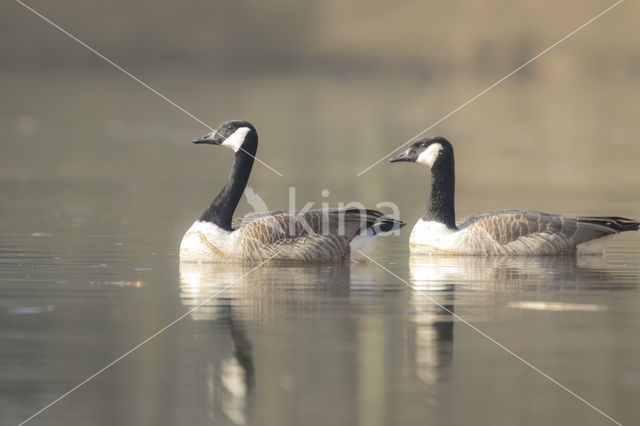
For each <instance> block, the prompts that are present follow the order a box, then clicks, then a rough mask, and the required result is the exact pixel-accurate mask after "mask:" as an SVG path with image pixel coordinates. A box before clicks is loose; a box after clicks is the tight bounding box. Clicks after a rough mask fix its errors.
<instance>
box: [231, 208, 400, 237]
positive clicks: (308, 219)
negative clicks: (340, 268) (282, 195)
mask: <svg viewBox="0 0 640 426" xmlns="http://www.w3.org/2000/svg"><path fill="white" fill-rule="evenodd" d="M404 225H405V224H404V222H401V221H399V220H396V219H393V218H390V217H387V216H384V215H383V214H382V213H380V212H378V211H376V210H359V209H322V210H307V211H298V212H289V211H274V212H261V213H251V214H248V215H246V216H244V217H242V218H237V219H235V220H234V221H233V223H232V226H233V227H234V228H238V229H242V232H243V233H245V232H246V233H251V234H253V235H254V236H255V237H256V238H267V239H268V240H269V241H270V242H275V241H277V240H279V239H291V238H298V237H303V236H306V235H310V234H322V235H340V236H345V237H347V238H348V239H349V240H351V239H352V238H353V237H355V236H356V235H358V234H360V233H361V232H362V231H363V230H369V229H370V230H371V231H372V233H373V234H374V235H375V234H377V233H379V232H389V231H392V230H394V229H397V228H400V227H402V226H404ZM262 236H263V237H262Z"/></svg>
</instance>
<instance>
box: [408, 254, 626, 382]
mask: <svg viewBox="0 0 640 426" xmlns="http://www.w3.org/2000/svg"><path fill="white" fill-rule="evenodd" d="M609 269H610V265H608V264H607V261H606V260H605V259H603V258H601V257H595V256H585V257H578V258H576V257H575V256H560V257H557V256H554V257H522V256H519V257H486V256H421V255H413V256H411V257H410V259H409V271H410V284H411V286H412V287H413V290H412V291H411V301H410V304H411V306H412V308H413V309H412V310H411V311H410V312H411V314H410V316H409V321H410V327H412V328H413V339H407V342H408V344H409V345H410V347H409V351H410V353H413V358H414V362H415V371H416V374H417V376H418V377H419V378H420V379H421V380H422V381H424V382H425V383H438V382H446V381H447V380H448V379H449V376H450V374H451V367H452V360H453V348H454V345H453V338H454V321H456V320H455V319H454V309H455V310H457V312H456V315H460V316H461V317H462V318H464V319H465V320H466V321H469V322H470V323H472V324H478V323H483V322H487V321H493V320H495V318H493V312H494V311H500V307H504V306H507V307H508V308H513V309H528V310H529V309H537V310H547V311H580V312H585V314H588V312H593V311H599V310H603V309H605V307H602V306H599V305H595V304H592V303H567V301H566V300H565V299H566V296H563V294H564V295H566V293H562V292H560V291H559V290H577V289H581V290H599V289H605V290H611V289H628V288H636V287H637V278H638V277H637V274H635V275H633V276H628V277H627V278H628V280H627V279H625V280H624V281H621V280H620V277H621V275H620V274H612V273H611V272H609ZM541 289H544V290H546V291H545V292H542V293H539V292H538V290H541ZM554 290H558V291H557V292H556V291H554ZM532 292H533V293H532ZM536 292H538V293H536ZM532 294H534V295H537V296H536V297H543V298H544V299H545V300H538V299H537V298H536V299H534V298H533V297H532ZM439 305H440V306H439ZM455 305H457V306H455ZM462 307H464V309H463V312H460V309H461V308H462ZM478 307H482V309H478ZM494 308H495V309H494ZM458 322H459V321H458ZM462 326H464V325H462ZM464 327H466V326H464Z"/></svg>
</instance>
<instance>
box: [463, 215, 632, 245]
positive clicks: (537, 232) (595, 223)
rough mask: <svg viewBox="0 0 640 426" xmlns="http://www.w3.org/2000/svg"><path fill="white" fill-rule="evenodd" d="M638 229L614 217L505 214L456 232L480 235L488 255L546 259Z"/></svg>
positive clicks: (468, 224)
mask: <svg viewBox="0 0 640 426" xmlns="http://www.w3.org/2000/svg"><path fill="white" fill-rule="evenodd" d="M638 226H640V223H638V222H636V221H633V220H631V219H625V218H620V217H614V216H603V217H598V216H576V215H558V214H551V213H544V212H538V211H527V210H522V211H520V210H509V211H498V212H489V213H484V214H481V215H477V216H472V217H470V218H469V219H468V220H467V221H465V222H464V223H462V224H460V226H459V227H458V228H459V230H460V232H462V233H464V234H469V235H477V236H478V235H483V236H484V238H487V239H488V240H489V241H490V242H491V243H493V244H487V247H486V250H487V252H488V254H536V255H550V254H560V253H571V252H575V251H576V249H577V248H579V246H580V245H582V244H584V243H587V242H589V241H592V240H597V239H600V238H603V237H607V236H610V235H613V234H617V233H620V232H623V231H631V230H637V229H638ZM492 247H493V248H492ZM593 247H595V246H593ZM587 251H590V250H587Z"/></svg>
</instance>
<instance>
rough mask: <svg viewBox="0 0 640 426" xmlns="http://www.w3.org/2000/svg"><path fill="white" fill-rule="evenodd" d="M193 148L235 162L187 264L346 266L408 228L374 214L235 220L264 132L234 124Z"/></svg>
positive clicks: (196, 231)
mask: <svg viewBox="0 0 640 426" xmlns="http://www.w3.org/2000/svg"><path fill="white" fill-rule="evenodd" d="M193 142H194V143H196V144H210V145H220V146H225V147H228V148H231V149H232V150H233V151H234V161H233V165H232V167H231V173H230V174H229V177H228V178H227V182H226V184H225V185H224V187H223V188H222V190H221V191H220V192H219V193H218V195H217V196H216V197H215V198H214V199H213V201H212V202H211V204H210V205H209V207H208V208H207V209H206V210H205V211H204V213H202V215H201V216H200V218H199V219H198V220H197V221H196V222H195V223H194V224H193V225H192V226H191V228H189V230H188V231H187V232H186V233H185V235H184V237H183V239H182V242H181V244H180V260H181V261H182V262H219V261H246V260H250V261H261V260H267V259H276V260H278V259H279V260H298V261H344V260H348V259H350V258H351V256H352V255H355V254H357V253H358V252H359V251H360V250H363V251H365V252H366V251H369V250H370V249H371V248H372V242H373V240H374V239H375V238H376V237H378V236H380V235H382V234H386V233H389V232H392V231H395V230H396V229H399V228H400V227H402V226H404V225H405V224H404V223H403V222H401V221H399V220H396V219H393V218H391V217H387V216H384V215H383V214H382V213H380V212H379V211H376V210H369V209H367V210H359V209H321V210H306V211H299V212H296V211H275V212H260V213H253V214H249V215H247V216H245V217H242V218H237V219H235V220H234V219H233V214H234V212H235V210H236V207H237V206H238V203H239V202H240V199H241V198H242V195H243V193H244V190H245V187H246V186H247V182H248V181H249V176H250V175H251V168H252V166H253V161H254V158H255V155H256V152H257V150H258V132H257V131H256V129H255V127H254V126H253V125H251V123H249V122H247V121H240V120H233V121H228V122H225V123H222V124H221V125H220V126H219V127H218V129H216V130H214V131H213V132H211V133H209V134H207V135H205V136H203V137H201V138H199V139H196V140H194V141H193ZM356 249H358V250H356ZM354 258H357V256H354Z"/></svg>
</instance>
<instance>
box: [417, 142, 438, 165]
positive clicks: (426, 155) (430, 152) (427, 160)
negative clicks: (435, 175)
mask: <svg viewBox="0 0 640 426" xmlns="http://www.w3.org/2000/svg"><path fill="white" fill-rule="evenodd" d="M440 151H442V145H440V144H439V143H434V144H432V145H429V148H427V149H425V150H424V151H422V152H421V153H420V155H418V158H417V159H416V163H421V164H426V165H427V166H429V167H433V163H435V162H436V158H438V154H440Z"/></svg>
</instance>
